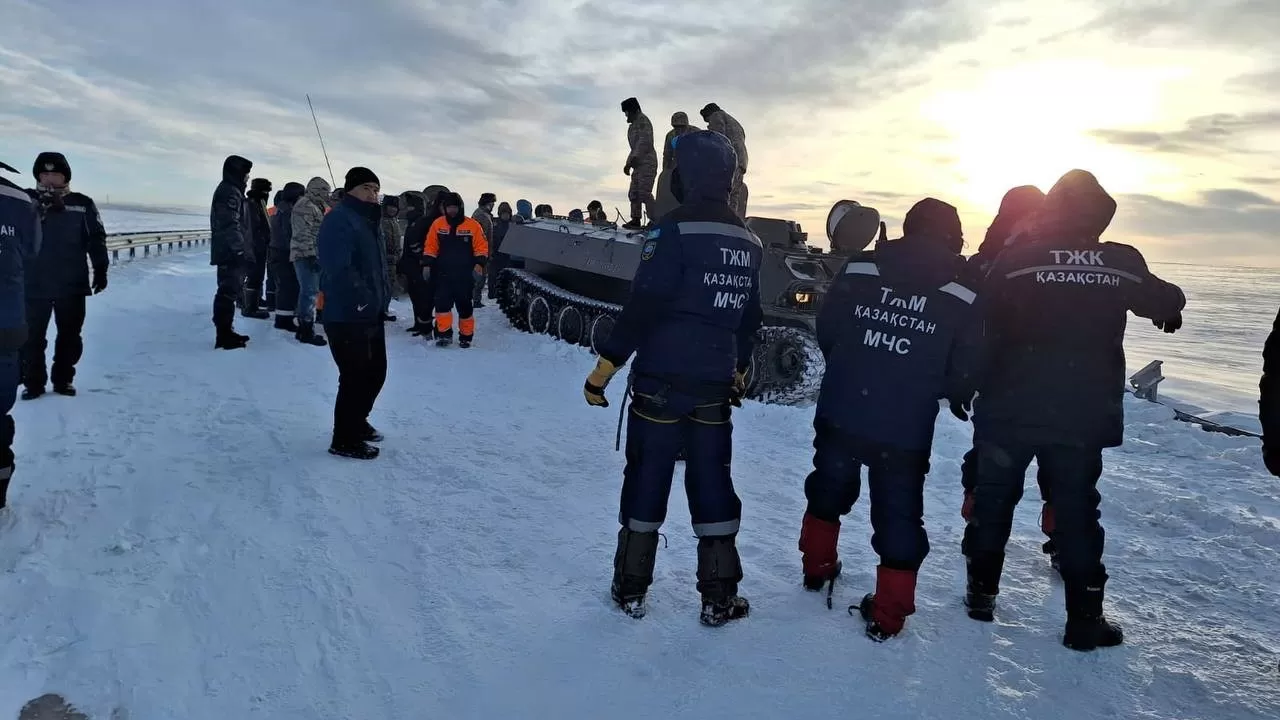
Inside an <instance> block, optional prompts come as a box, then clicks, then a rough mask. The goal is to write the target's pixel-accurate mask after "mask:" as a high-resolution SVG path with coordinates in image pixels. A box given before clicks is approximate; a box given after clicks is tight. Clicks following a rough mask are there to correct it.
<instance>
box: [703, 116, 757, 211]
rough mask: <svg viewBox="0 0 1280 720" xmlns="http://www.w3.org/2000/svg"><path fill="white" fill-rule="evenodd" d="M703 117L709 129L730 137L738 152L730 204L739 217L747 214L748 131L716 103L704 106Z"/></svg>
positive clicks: (734, 148)
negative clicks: (745, 177)
mask: <svg viewBox="0 0 1280 720" xmlns="http://www.w3.org/2000/svg"><path fill="white" fill-rule="evenodd" d="M701 115H702V119H703V120H705V121H707V129H708V130H711V131H713V132H718V133H720V134H721V135H724V136H725V137H727V138H729V142H730V143H732V144H733V151H734V152H735V153H737V154H738V171H737V172H736V173H734V176H733V191H732V192H731V193H730V194H729V206H730V207H732V208H733V211H734V212H736V213H738V217H746V216H747V190H746V184H745V182H744V181H743V178H744V176H745V175H746V174H747V132H746V131H745V130H743V129H742V123H740V122H738V121H737V120H736V119H735V118H734V117H733V116H732V115H730V114H729V113H727V112H725V111H724V110H721V109H720V106H719V105H717V104H715V103H707V104H706V107H704V108H702V113H701Z"/></svg>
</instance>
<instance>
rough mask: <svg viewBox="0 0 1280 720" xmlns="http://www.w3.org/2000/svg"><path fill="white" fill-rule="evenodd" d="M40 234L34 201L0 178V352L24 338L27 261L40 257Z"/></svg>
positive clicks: (14, 348) (25, 333) (14, 347)
mask: <svg viewBox="0 0 1280 720" xmlns="http://www.w3.org/2000/svg"><path fill="white" fill-rule="evenodd" d="M41 235H42V230H41V228H40V215H39V212H38V211H37V210H36V204H35V201H34V200H32V199H31V196H30V195H28V194H27V193H26V191H24V190H23V189H21V188H19V187H18V186H17V185H14V184H13V183H11V182H9V181H8V180H5V179H4V178H0V351H3V352H12V351H14V350H18V349H21V348H22V345H23V344H24V343H25V342H26V341H27V288H26V282H27V263H29V262H31V261H32V260H33V259H34V258H35V257H37V256H39V254H40V245H41Z"/></svg>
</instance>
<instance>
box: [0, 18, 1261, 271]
mask: <svg viewBox="0 0 1280 720" xmlns="http://www.w3.org/2000/svg"><path fill="white" fill-rule="evenodd" d="M0 16H3V18H4V25H5V28H6V29H5V33H4V40H3V43H0V98H3V102H2V103H0V128H3V131H2V132H0V159H3V160H5V161H7V162H9V163H10V164H12V165H14V166H16V167H19V168H20V169H22V170H24V171H25V170H27V169H28V168H30V166H31V163H32V160H33V159H34V156H35V154H36V153H37V152H38V151H40V150H46V149H57V150H61V151H63V152H65V153H66V154H67V155H68V157H69V158H70V160H71V163H72V166H73V168H74V174H75V186H76V187H77V189H79V190H82V191H84V192H87V193H89V194H91V195H93V196H95V197H97V198H98V199H99V200H103V199H107V198H109V199H110V200H111V201H116V202H139V203H152V204H171V205H172V204H177V205H186V206H194V207H197V208H201V207H206V206H207V203H208V197H209V195H210V193H211V191H212V188H213V184H214V183H215V182H216V181H217V179H218V177H219V173H220V168H221V164H222V160H223V158H224V157H225V156H226V155H227V154H230V153H239V154H242V155H245V156H246V157H248V158H250V159H251V160H253V161H254V163H255V168H254V174H255V176H257V175H262V176H265V177H268V178H270V179H271V180H272V181H274V182H275V183H276V186H277V187H279V186H280V185H282V184H283V182H284V181H286V180H299V181H305V180H306V179H307V178H308V177H310V176H312V175H316V174H320V175H327V174H328V172H327V171H326V170H325V166H324V158H323V156H322V155H321V152H320V147H319V143H318V142H317V140H316V134H315V128H314V126H313V125H312V120H311V116H310V114H309V112H308V110H307V104H306V99H305V97H304V96H305V95H306V94H307V93H310V95H311V98H312V100H313V101H314V103H315V106H316V111H317V113H318V114H319V119H320V124H321V129H322V130H323V131H324V133H325V139H326V141H327V143H328V149H329V156H330V158H331V160H332V163H333V168H334V172H335V173H336V174H337V176H338V181H339V182H341V178H342V174H343V173H344V172H345V170H346V169H347V168H348V167H350V166H352V165H356V164H362V165H368V166H369V167H371V168H373V169H374V170H375V171H376V172H377V173H378V174H379V175H380V177H381V179H382V182H383V187H384V189H385V190H388V191H392V192H399V191H400V190H404V189H410V188H415V189H421V188H422V187H423V186H425V185H428V184H431V183H444V184H447V185H449V186H451V187H453V188H454V189H458V190H460V191H461V192H462V193H463V194H464V196H465V197H466V198H467V201H468V203H469V204H470V203H473V202H474V201H475V199H476V198H477V197H478V196H479V194H480V193H481V192H486V191H492V192H496V193H497V194H498V195H499V197H500V198H502V199H508V200H514V199H516V198H518V197H527V198H529V199H531V200H533V201H534V202H535V203H537V202H549V203H551V204H552V205H553V206H554V207H555V209H556V210H557V212H567V211H568V210H569V209H571V208H573V207H585V205H586V204H587V201H589V200H591V199H592V198H599V199H600V200H602V201H603V202H604V204H605V206H606V207H607V208H612V207H617V208H621V209H622V210H623V211H624V212H625V211H626V207H627V201H626V189H627V178H626V177H625V176H624V175H623V174H622V164H623V161H624V159H625V156H626V140H625V133H626V124H625V121H624V119H623V116H622V113H621V111H620V110H619V107H618V103H619V102H620V101H621V100H622V99H623V98H625V97H627V96H629V95H635V96H637V97H638V98H639V99H640V101H641V103H642V105H643V106H644V108H645V111H646V112H647V113H648V115H649V116H650V118H652V120H653V123H654V126H655V129H656V131H657V132H658V133H662V132H664V131H665V130H666V129H668V127H669V123H668V121H669V118H670V115H671V113H672V112H673V111H677V110H683V111H685V112H687V113H688V114H689V115H690V117H691V118H693V119H694V120H695V121H696V120H698V117H697V110H698V109H699V108H700V107H701V106H702V105H703V104H705V103H706V102H709V101H714V102H718V103H719V104H720V105H721V106H722V107H723V108H725V109H726V110H728V111H729V112H730V113H732V114H733V115H734V116H736V117H737V118H738V120H739V121H741V122H742V124H743V125H744V126H745V128H746V130H747V142H748V146H749V147H750V150H751V168H750V173H749V174H748V176H747V180H748V184H749V186H750V191H751V207H750V208H749V211H750V213H751V214H755V215H768V216H775V217H788V218H793V219H797V220H799V221H800V222H801V223H802V224H803V225H804V226H805V228H806V230H808V231H809V232H810V234H811V236H812V238H813V239H815V240H820V239H821V238H822V235H823V230H822V227H823V221H824V218H825V216H826V213H827V210H828V209H829V208H830V207H831V205H832V203H833V202H835V201H836V200H839V199H842V198H849V199H853V200H858V201H860V202H862V203H863V204H868V205H873V206H875V207H877V208H879V209H880V210H881V212H882V213H883V214H884V216H885V218H886V219H887V220H888V221H889V223H890V229H891V231H892V232H896V231H897V230H898V225H899V218H901V216H902V213H903V212H904V211H905V210H906V208H907V207H909V206H910V204H911V203H912V202H914V201H915V200H918V199H919V198H921V197H925V196H935V197H939V198H942V199H945V200H948V201H950V202H953V203H955V204H956V205H958V206H959V207H960V208H961V210H962V212H963V214H964V220H965V225H966V231H967V236H968V238H969V243H970V246H971V248H974V247H976V245H977V243H978V242H979V241H980V240H981V237H982V233H983V231H984V230H985V228H986V225H987V224H988V223H989V222H990V219H991V214H992V213H993V212H994V210H995V208H996V206H997V205H998V203H999V200H1000V196H1001V195H1002V194H1003V192H1004V191H1005V190H1006V189H1008V188H1009V187H1011V186H1013V185H1019V184H1025V183H1032V184H1036V185H1039V186H1040V187H1041V188H1043V189H1048V187H1049V186H1050V185H1051V184H1052V183H1053V181H1054V180H1055V179H1056V178H1057V177H1058V176H1059V175H1060V174H1062V173H1063V172H1064V171H1066V170H1068V169H1070V168H1072V167H1083V168H1086V169H1089V170H1092V171H1093V172H1095V173H1096V174H1097V175H1098V177H1099V178H1100V180H1101V181H1102V183H1103V185H1104V186H1106V187H1107V188H1108V190H1110V191H1112V193H1113V194H1115V195H1116V196H1117V197H1118V199H1119V201H1120V211H1119V214H1118V216H1117V219H1116V222H1115V224H1114V225H1113V229H1112V230H1111V232H1110V237H1111V238H1112V239H1117V240H1119V239H1123V240H1126V241H1130V242H1134V243H1136V244H1138V245H1139V247H1141V248H1142V249H1143V250H1144V251H1145V252H1146V253H1147V254H1148V257H1150V258H1151V259H1153V260H1171V261H1180V262H1216V263H1222V264H1240V265H1256V266H1280V253H1278V252H1276V250H1277V248H1278V247H1280V42H1277V40H1276V39H1277V37H1280V2H1276V1H1275V0H1131V1H1129V2H1124V3H1121V2H1114V1H1106V0H1104V1H1101V2H1094V1H1091V0H1054V1H1053V2H1049V1H1048V0H1037V1H1036V2H1031V1H1029V0H1027V1H1023V0H1018V1H1007V2H1001V1H1000V0H996V1H995V2H992V1H991V0H895V2H884V1H883V0H789V1H788V2H778V0H729V1H723V0H700V1H699V2H688V1H687V0H681V1H679V2H677V1H675V0H642V1H637V0H470V2H468V3H465V4H464V3H461V2H444V1H443V0H361V1H360V2H351V1H350V0H346V1H341V2H339V1H337V0H309V1H308V2H305V3H304V2H285V0H277V1H275V2H262V1H261V0H255V1H254V2H248V1H246V0H181V2H175V1H174V0H113V1H112V2H72V1H71V0H38V1H33V2H29V1H28V0H0ZM28 177H29V176H28Z"/></svg>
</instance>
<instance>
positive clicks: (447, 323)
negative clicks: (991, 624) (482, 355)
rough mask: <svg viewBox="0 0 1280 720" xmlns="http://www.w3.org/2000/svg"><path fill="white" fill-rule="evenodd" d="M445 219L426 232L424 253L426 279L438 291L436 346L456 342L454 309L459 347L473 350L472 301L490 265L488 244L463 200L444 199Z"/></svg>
mask: <svg viewBox="0 0 1280 720" xmlns="http://www.w3.org/2000/svg"><path fill="white" fill-rule="evenodd" d="M440 203H441V205H442V206H443V207H444V216H443V217H439V218H436V220H435V222H433V223H432V224H431V228H430V229H429V230H427V239H426V246H425V247H424V248H423V251H422V263H423V266H424V269H423V279H425V280H428V281H429V282H431V283H432V284H433V285H434V287H435V297H436V332H435V337H436V345H438V346H440V347H444V346H446V345H448V344H450V343H452V342H453V308H454V307H457V308H458V347H462V348H468V347H471V341H472V339H473V338H474V337H475V332H476V319H475V315H474V310H473V307H472V303H471V299H472V297H473V293H474V292H475V286H476V284H477V283H479V282H480V280H481V278H483V277H484V266H485V264H486V263H488V262H489V241H488V239H487V238H486V237H485V235H484V229H483V228H481V227H480V223H478V222H476V221H475V220H473V219H471V218H469V217H467V216H466V212H465V211H464V209H463V204H462V196H461V195H459V194H458V193H455V192H450V193H446V194H444V195H443V196H441V200H440Z"/></svg>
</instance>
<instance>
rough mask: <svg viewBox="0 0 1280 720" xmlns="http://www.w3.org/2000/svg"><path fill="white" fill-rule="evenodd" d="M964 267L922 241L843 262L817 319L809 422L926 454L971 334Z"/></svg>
mask: <svg viewBox="0 0 1280 720" xmlns="http://www.w3.org/2000/svg"><path fill="white" fill-rule="evenodd" d="M964 267H965V262H964V259H963V258H962V257H960V256H959V255H957V254H955V253H954V252H952V251H951V250H950V249H949V248H947V247H946V246H945V244H944V243H941V242H938V241H937V240H935V239H934V238H931V237H928V236H923V235H916V236H910V235H908V236H907V237H904V238H902V239H900V240H894V241H892V242H886V243H882V244H880V245H879V246H878V247H877V248H876V249H875V250H872V251H868V252H862V253H857V254H855V255H853V256H851V257H850V258H849V260H848V261H847V262H846V263H845V265H844V267H843V269H842V270H841V272H840V275H839V276H838V277H837V278H836V279H835V280H834V281H833V282H832V285H831V288H830V289H829V290H828V291H827V295H826V298H825V299H824V300H823V305H822V310H821V311H820V312H819V314H818V345H819V346H820V347H821V348H822V354H823V356H824V357H825V358H826V361H827V370H826V374H825V375H824V377H823V379H822V389H821V392H820V394H819V396H818V408H817V417H818V418H819V419H821V420H824V421H826V423H827V424H828V425H830V426H834V427H835V428H837V429H839V430H840V431H841V432H843V433H844V434H846V435H850V436H853V437H857V438H860V439H862V440H865V441H868V442H869V443H872V444H877V445H885V446H889V447H893V448H897V449H901V450H908V451H919V452H926V453H927V452H928V451H929V449H930V447H931V446H932V445H933V427H934V422H935V421H936V420H937V417H938V401H939V400H940V399H941V398H943V397H946V396H947V395H948V394H949V393H950V387H949V380H948V378H949V375H948V368H949V366H950V363H951V361H952V359H953V357H956V356H957V355H959V354H960V353H962V352H968V351H969V350H967V349H968V348H972V347H974V346H975V345H976V342H977V339H978V336H979V326H978V323H977V313H976V312H975V309H974V303H975V300H976V299H977V294H976V293H975V292H974V291H973V289H972V288H971V287H968V286H966V285H965V284H962V275H963V272H964Z"/></svg>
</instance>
